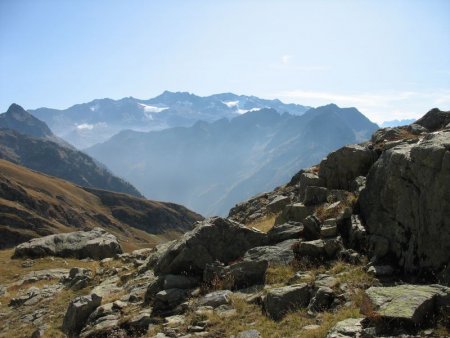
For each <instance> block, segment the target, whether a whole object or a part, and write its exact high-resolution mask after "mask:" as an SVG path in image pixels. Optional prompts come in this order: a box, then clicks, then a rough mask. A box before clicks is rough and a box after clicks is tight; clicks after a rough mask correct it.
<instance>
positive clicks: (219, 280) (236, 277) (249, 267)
mask: <svg viewBox="0 0 450 338" xmlns="http://www.w3.org/2000/svg"><path fill="white" fill-rule="evenodd" d="M268 265H269V263H268V262H267V260H257V261H252V260H246V261H245V260H244V261H240V262H237V263H234V264H231V265H229V266H224V265H223V264H221V263H219V262H214V263H211V264H207V266H206V268H205V271H204V274H203V282H205V283H206V284H208V285H212V286H215V287H220V288H223V289H233V290H236V289H243V288H247V287H250V286H253V285H263V284H264V283H265V280H266V271H267V267H268Z"/></svg>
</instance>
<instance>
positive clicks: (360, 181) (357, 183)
mask: <svg viewBox="0 0 450 338" xmlns="http://www.w3.org/2000/svg"><path fill="white" fill-rule="evenodd" d="M365 187H366V178H365V177H364V176H358V177H356V178H355V179H354V180H353V182H352V183H351V185H350V189H351V191H353V192H355V193H356V194H359V193H360V192H361V191H362V190H363V189H364V188H365Z"/></svg>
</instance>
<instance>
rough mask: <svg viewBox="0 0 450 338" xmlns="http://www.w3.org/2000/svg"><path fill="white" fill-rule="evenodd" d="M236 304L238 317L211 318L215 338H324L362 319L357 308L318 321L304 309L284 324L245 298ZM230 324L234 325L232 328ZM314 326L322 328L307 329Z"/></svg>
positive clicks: (294, 313)
mask: <svg viewBox="0 0 450 338" xmlns="http://www.w3.org/2000/svg"><path fill="white" fill-rule="evenodd" d="M232 304H233V307H234V308H235V309H236V314H235V315H234V316H233V317H231V318H220V317H219V316H217V315H216V314H212V315H208V320H209V327H208V332H209V333H210V334H211V336H213V337H229V336H231V335H236V334H237V333H239V332H240V331H244V330H250V329H257V330H258V331H259V332H261V335H262V336H263V337H269V338H272V337H273V338H289V337H302V338H323V337H325V336H326V334H327V332H328V331H329V330H330V328H331V327H333V326H334V325H335V324H336V323H337V322H339V321H341V320H344V319H347V318H358V317H360V314H359V309H358V308H357V307H356V306H352V307H349V308H341V309H338V310H336V311H329V312H324V313H323V314H322V316H320V317H318V318H314V317H311V316H309V315H308V314H307V312H306V309H301V310H298V311H295V312H292V313H289V314H287V315H286V317H284V318H283V319H282V320H281V321H279V322H276V321H273V320H271V319H269V318H268V317H266V316H265V315H264V314H263V313H262V311H261V308H260V307H259V306H257V305H254V304H248V303H247V302H245V300H243V299H241V298H238V297H233V299H232ZM230 322H232V323H233V325H230ZM312 324H317V325H319V326H320V327H319V328H318V329H317V330H303V328H304V327H305V326H307V325H312Z"/></svg>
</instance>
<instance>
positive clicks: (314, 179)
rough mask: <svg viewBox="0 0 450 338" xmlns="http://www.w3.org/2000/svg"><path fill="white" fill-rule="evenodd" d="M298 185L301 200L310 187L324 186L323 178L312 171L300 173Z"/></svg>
mask: <svg viewBox="0 0 450 338" xmlns="http://www.w3.org/2000/svg"><path fill="white" fill-rule="evenodd" d="M298 186H299V200H300V201H303V199H304V198H305V194H306V189H307V188H308V187H311V186H314V187H323V186H324V182H323V180H322V179H321V178H320V177H319V176H318V175H316V174H314V173H311V172H303V173H301V174H300V176H299V178H298Z"/></svg>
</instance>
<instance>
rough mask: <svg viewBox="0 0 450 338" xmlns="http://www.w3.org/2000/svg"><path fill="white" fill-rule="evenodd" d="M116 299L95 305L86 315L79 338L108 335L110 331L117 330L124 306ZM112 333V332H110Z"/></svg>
mask: <svg viewBox="0 0 450 338" xmlns="http://www.w3.org/2000/svg"><path fill="white" fill-rule="evenodd" d="M119 302H120V301H116V302H114V303H108V304H104V305H100V306H99V307H97V308H96V309H95V310H94V311H93V312H92V313H91V314H90V315H89V317H88V319H87V321H86V324H85V326H84V328H83V329H82V331H81V333H80V338H88V337H99V336H102V335H103V336H108V334H109V333H112V331H118V330H119V327H118V326H119V319H120V317H121V315H122V312H121V310H122V308H123V307H124V306H123V305H122V304H120V303H119ZM110 335H112V334H110Z"/></svg>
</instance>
